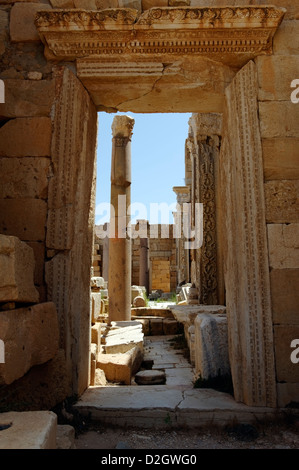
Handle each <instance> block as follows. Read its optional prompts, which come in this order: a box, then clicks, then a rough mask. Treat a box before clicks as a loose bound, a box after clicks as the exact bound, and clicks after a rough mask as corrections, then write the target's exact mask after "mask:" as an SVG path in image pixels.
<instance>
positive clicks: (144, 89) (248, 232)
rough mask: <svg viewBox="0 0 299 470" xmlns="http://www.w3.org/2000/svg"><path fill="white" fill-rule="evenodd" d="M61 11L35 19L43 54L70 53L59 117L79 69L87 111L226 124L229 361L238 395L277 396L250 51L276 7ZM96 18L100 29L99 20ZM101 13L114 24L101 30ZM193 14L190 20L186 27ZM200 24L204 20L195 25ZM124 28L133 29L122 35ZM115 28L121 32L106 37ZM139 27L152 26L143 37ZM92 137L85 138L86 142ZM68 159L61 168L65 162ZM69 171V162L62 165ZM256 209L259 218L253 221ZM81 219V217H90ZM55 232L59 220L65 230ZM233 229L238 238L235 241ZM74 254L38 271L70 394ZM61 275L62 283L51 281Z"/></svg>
mask: <svg viewBox="0 0 299 470" xmlns="http://www.w3.org/2000/svg"><path fill="white" fill-rule="evenodd" d="M61 15H62V13H61V11H58V12H45V13H42V14H38V18H37V22H36V24H37V26H38V29H39V32H40V34H41V37H42V38H43V40H44V42H45V44H46V50H47V54H48V58H49V59H52V60H53V59H55V60H58V61H59V60H60V61H73V60H75V59H76V65H77V78H75V77H73V78H71V77H70V76H71V72H69V71H68V70H66V69H65V70H64V72H63V73H64V74H65V75H68V76H69V78H68V79H67V80H65V82H64V85H62V88H61V90H62V93H69V94H70V96H69V98H68V99H67V100H66V102H65V105H64V106H65V107H64V108H63V109H62V110H60V116H58V117H57V119H58V118H59V119H60V120H61V115H62V113H64V114H65V115H66V114H68V113H70V112H73V111H74V110H75V109H76V98H75V97H74V95H73V94H72V93H73V89H74V87H76V86H77V85H75V84H74V82H78V79H79V81H80V82H81V83H82V84H83V85H84V87H85V88H86V89H87V90H88V91H89V95H90V97H91V98H92V101H93V103H94V104H95V106H96V108H97V110H110V111H121V112H126V111H133V112H148V111H150V112H170V111H172V112H173V111H175V112H185V111H186V112H195V113H209V112H217V113H223V112H224V116H225V122H226V127H225V128H224V135H223V147H222V149H224V150H222V153H221V157H220V166H221V168H222V171H223V175H222V177H221V181H220V187H221V190H222V191H223V194H224V195H225V201H224V203H223V213H222V216H221V227H222V229H223V232H222V233H223V235H224V238H225V244H224V250H223V255H224V278H225V287H226V296H227V305H228V308H229V311H230V313H229V317H228V320H229V332H230V338H229V339H230V361H231V367H232V372H233V381H234V387H235V392H236V399H237V400H239V401H242V402H244V403H246V404H248V405H254V406H275V405H276V396H275V373H274V355H273V338H272V319H271V308H270V300H269V296H270V291H269V268H268V260H267V242H266V226H265V216H264V200H263V191H262V189H261V188H262V178H263V175H262V162H261V145H260V135H259V121H258V114H257V107H256V103H257V81H256V67H255V63H254V59H255V57H257V56H258V55H261V54H264V53H270V52H271V40H272V37H273V35H274V33H275V30H276V28H277V27H278V25H279V23H280V21H281V19H282V16H283V15H282V12H281V11H280V10H279V9H275V8H270V7H268V8H263V7H259V8H257V7H247V8H241V7H235V8H232V7H230V8H223V9H218V10H217V15H220V16H218V17H217V21H216V24H217V26H216V27H215V28H213V29H211V28H210V26H211V23H210V21H209V20H207V18H211V15H212V18H216V16H215V15H216V11H215V10H213V9H212V8H208V9H199V8H195V9H191V8H190V9H182V8H175V9H171V8H165V9H159V8H154V9H152V10H149V11H148V12H146V13H144V14H143V15H142V16H141V17H140V18H139V19H138V20H137V22H136V15H135V13H132V11H128V10H118V11H117V14H116V13H115V12H114V11H113V14H112V12H111V11H110V12H109V13H106V15H105V14H103V13H101V14H100V16H99V15H98V16H99V17H98V18H97V19H96V20H95V17H94V16H95V15H96V14H95V13H92V12H88V13H86V12H85V13H82V14H81V17H80V14H79V17H78V15H77V16H76V17H74V14H73V13H72V12H67V13H65V12H64V13H63V21H62V22H61V21H60V19H61ZM111 15H112V16H111ZM134 15H135V16H134ZM194 15H195V16H194ZM206 15H208V16H206ZM78 18H79V23H80V25H81V26H80V27H82V25H83V26H84V27H83V29H82V30H81V31H80V27H79V30H78V23H77V24H76V21H78ZM227 18H229V21H228V20H227ZM248 18H249V19H248ZM99 20H100V21H101V28H98V30H97V26H96V24H97V21H99ZM111 22H112V23H113V28H112V29H109V28H110V27H111ZM194 22H195V23H196V25H197V27H198V28H199V29H198V30H196V32H194ZM66 26H67V28H66ZM200 28H203V29H204V30H205V31H204V34H203V32H202V30H201V29H200ZM96 30H97V32H98V35H99V34H100V33H99V31H102V33H101V34H102V35H103V37H102V38H99V37H98V36H97V37H96V39H95V34H94V32H95V31H96ZM133 30H134V35H135V39H134V40H133V41H132V39H131V37H132V36H131V34H132V31H133ZM223 30H225V34H223ZM116 31H118V33H116ZM117 34H119V40H118V41H117V42H115V39H114V38H115V36H116V35H117ZM186 34H187V36H188V37H187V36H186ZM147 35H149V36H151V37H150V39H148V37H147ZM170 37H171V44H170V42H169V40H170V39H169V38H170ZM244 37H245V38H246V39H244ZM142 38H143V39H142ZM145 38H146V39H145ZM174 44H175V47H174ZM97 54H106V57H107V58H108V60H107V61H106V62H103V61H102V60H98V59H97V58H96V57H95V56H96V55H97ZM115 54H119V55H118V57H122V55H121V54H123V57H126V60H125V61H120V62H116V61H115V60H114V57H115ZM211 54H212V56H211ZM82 56H85V57H86V56H87V58H85V57H84V58H82ZM211 57H212V59H211ZM137 58H138V60H137ZM239 70H241V71H240V72H239ZM112 77H114V78H113V79H112ZM72 84H73V85H72ZM72 87H73V88H72ZM190 90H192V93H191V92H190ZM86 109H87V108H85V110H86ZM71 119H74V118H73V117H72V118H71ZM71 119H69V118H68V117H66V119H65V121H66V122H69V124H68V125H67V129H66V130H65V136H68V137H69V139H71V137H72V136H71V129H72V127H73V122H71ZM57 122H58V121H57ZM92 125H94V120H92ZM231 128H233V129H235V130H236V135H237V136H238V138H237V139H234V140H233V139H232V133H231ZM83 129H84V130H83V132H87V133H88V132H90V129H91V127H90V126H88V122H87V121H85V124H84V125H83ZM57 133H58V128H57ZM93 139H94V137H93ZM93 139H92V140H89V142H92V141H93V142H94V140H93ZM54 141H55V138H54ZM252 142H254V145H253V147H252ZM232 156H234V157H235V160H234V159H233V158H232ZM61 158H62V157H61ZM58 164H60V162H58ZM68 168H69V170H70V169H71V165H70V166H69V167H68ZM80 168H81V166H80ZM80 171H82V170H80ZM72 175H73V169H72V171H71V173H70V176H72ZM240 175H241V179H240ZM82 177H83V175H81V178H82ZM79 180H80V178H79ZM79 180H78V182H79ZM70 181H72V178H70ZM81 182H84V185H86V190H85V192H84V191H82V188H81V190H80V192H79V193H78V194H77V196H76V197H78V198H79V199H78V200H77V202H78V208H80V207H82V206H81V203H82V201H81V202H80V198H82V197H83V198H84V196H85V195H86V194H90V193H91V188H92V185H93V184H94V174H93V173H92V172H90V174H89V176H88V178H87V179H81ZM58 194H59V192H58V186H57V187H56V190H55V191H54V192H53V204H54V206H53V214H52V220H53V223H52V225H53V230H54V231H55V230H57V231H58V232H59V233H61V229H62V228H63V225H64V224H65V218H64V217H63V215H62V213H61V210H60V209H61V208H60V207H57V201H58ZM91 199H92V197H91ZM239 201H242V204H239ZM91 207H92V204H91ZM50 215H51V214H50ZM79 215H80V211H79V213H78V214H76V215H75V220H77V218H78V217H79ZM90 215H92V210H91V211H90ZM257 219H258V221H259V222H258V224H257V227H256V220H257ZM49 220H51V217H50V219H49ZM66 220H69V223H70V225H69V229H70V231H71V232H72V230H73V229H74V227H75V226H76V224H75V223H74V221H73V219H72V218H71V216H68V217H67V219H66ZM88 220H89V222H88V223H90V222H91V220H92V217H89V219H88ZM57 223H58V225H57ZM256 228H257V230H256ZM63 232H64V233H66V232H67V231H66V230H65V229H64V230H63ZM53 233H54V232H53ZM236 234H238V235H237V236H236ZM239 240H242V244H241V243H240V242H239ZM65 243H67V241H65V242H64V243H62V249H63V248H64V245H65ZM91 245H92V243H91V240H89V241H88V243H87V245H84V243H83V240H79V239H78V250H79V251H80V252H81V253H82V249H83V247H84V246H85V247H86V248H87V251H88V252H89V253H90V254H91ZM244 247H245V250H244ZM76 254H77V255H78V253H76ZM70 257H72V256H71V255H70ZM235 260H238V263H236V262H235ZM73 262H74V261H73ZM72 265H73V263H72V262H71V264H69V261H67V262H66V259H65V257H63V256H62V257H60V259H58V256H56V261H55V262H53V263H52V264H50V265H49V268H50V269H49V270H48V282H49V285H52V290H51V289H50V297H51V298H53V300H54V301H55V303H56V305H57V307H58V310H59V311H60V314H61V318H62V323H63V324H65V322H66V325H65V330H64V331H65V333H64V334H63V336H64V338H68V340H69V343H68V344H67V354H68V357H69V358H72V361H73V364H74V366H73V372H72V379H71V380H72V384H73V387H74V388H75V389H76V390H77V391H79V393H80V392H82V391H83V390H84V388H86V385H87V376H86V371H87V367H86V366H87V362H88V359H87V357H88V356H87V354H88V344H89V343H88V339H89V338H88V332H87V328H86V327H84V326H83V328H82V329H80V323H81V324H82V325H83V320H84V319H83V317H82V316H81V317H80V321H79V322H78V321H77V320H76V322H75V323H76V329H75V330H73V336H72V335H70V329H69V325H68V324H67V323H68V321H71V320H72V319H74V315H75V312H76V311H78V306H77V305H76V306H75V303H76V300H75V299H73V298H72V299H71V300H70V299H69V301H66V299H65V295H66V293H69V292H71V291H72V290H73V289H74V288H76V287H77V286H78V279H76V282H73V281H72V276H73V274H74V272H73V271H72V269H71V268H72ZM54 280H55V282H54ZM81 282H82V284H81V285H82V287H83V289H82V290H81V293H80V296H81V297H82V299H83V302H84V303H85V305H86V303H87V287H88V284H87V282H89V280H88V273H85V274H84V279H83V278H82V279H81ZM61 286H63V287H64V288H63V289H61ZM65 286H67V289H66V290H65ZM236 286H238V290H237V289H236ZM73 307H74V310H72V308H73ZM64 309H66V313H64V312H65V310H64ZM85 321H86V318H85ZM78 328H79V329H78Z"/></svg>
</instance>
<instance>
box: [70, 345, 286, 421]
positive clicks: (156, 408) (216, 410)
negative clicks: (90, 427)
mask: <svg viewBox="0 0 299 470" xmlns="http://www.w3.org/2000/svg"><path fill="white" fill-rule="evenodd" d="M172 338H173V337H171V336H151V337H145V340H144V352H145V355H144V359H149V360H150V359H152V360H154V364H153V369H159V370H160V369H161V370H164V371H165V373H166V383H165V384H164V385H137V384H136V383H135V381H134V380H132V384H131V385H117V384H108V385H106V386H94V387H89V389H88V390H86V392H85V393H84V394H83V395H82V396H81V398H80V400H79V401H78V402H77V404H76V405H75V407H76V408H77V409H78V411H79V412H80V413H81V414H82V415H83V416H86V417H89V418H90V419H91V420H94V421H98V422H100V423H101V424H104V423H105V424H107V425H116V426H122V427H125V426H134V427H140V428H175V427H187V428H196V427H200V426H206V425H215V424H216V425H220V426H224V425H226V424H229V423H231V422H232V421H234V422H242V423H252V422H255V420H256V419H258V420H261V419H264V418H269V417H271V418H273V417H274V416H275V414H276V415H277V410H276V409H272V408H264V407H260V408H259V407H252V408H251V407H249V406H246V405H244V404H242V403H237V402H235V400H234V399H233V397H232V396H231V395H229V394H226V393H222V392H218V391H216V390H212V389H198V388H193V369H192V367H191V365H190V363H189V362H188V360H187V359H186V358H184V357H183V354H182V351H180V350H177V349H174V348H173V347H172V346H171V344H170V341H169V340H170V339H172Z"/></svg>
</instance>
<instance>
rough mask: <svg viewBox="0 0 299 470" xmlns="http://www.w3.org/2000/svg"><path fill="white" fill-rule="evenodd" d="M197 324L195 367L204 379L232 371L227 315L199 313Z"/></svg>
mask: <svg viewBox="0 0 299 470" xmlns="http://www.w3.org/2000/svg"><path fill="white" fill-rule="evenodd" d="M194 326H195V369H196V372H197V373H198V374H200V376H201V377H202V378H203V379H208V378H210V377H217V375H218V374H219V373H220V375H226V374H228V373H229V372H230V364H229V356H228V334H227V318H226V315H217V314H216V315H214V314H212V315H211V314H199V315H198V316H197V317H196V319H195V322H194Z"/></svg>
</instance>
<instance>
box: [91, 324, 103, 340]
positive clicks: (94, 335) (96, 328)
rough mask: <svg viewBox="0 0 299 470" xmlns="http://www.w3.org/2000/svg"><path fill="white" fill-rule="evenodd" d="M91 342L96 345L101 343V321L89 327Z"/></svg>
mask: <svg viewBox="0 0 299 470" xmlns="http://www.w3.org/2000/svg"><path fill="white" fill-rule="evenodd" d="M91 342H92V343H95V344H97V345H98V346H99V345H100V344H101V323H99V322H97V323H96V324H95V325H92V327H91Z"/></svg>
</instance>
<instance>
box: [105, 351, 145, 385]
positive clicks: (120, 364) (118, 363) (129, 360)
mask: <svg viewBox="0 0 299 470" xmlns="http://www.w3.org/2000/svg"><path fill="white" fill-rule="evenodd" d="M142 360H143V353H142V351H141V349H140V348H139V347H138V346H135V347H134V348H133V349H131V350H130V351H128V352H127V353H125V354H99V355H98V359H97V367H99V368H100V369H102V370H103V371H104V372H105V375H106V378H107V380H109V381H111V382H121V383H125V384H126V385H130V384H131V379H132V376H133V375H134V374H135V373H136V372H137V370H138V369H139V368H140V365H141V362H142Z"/></svg>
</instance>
